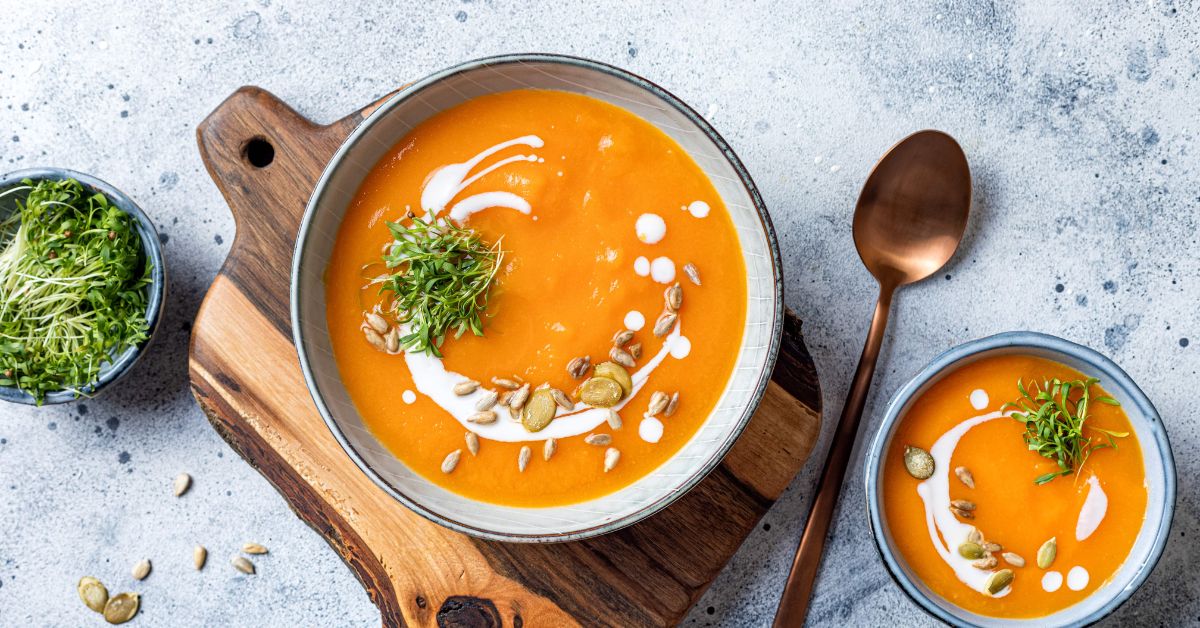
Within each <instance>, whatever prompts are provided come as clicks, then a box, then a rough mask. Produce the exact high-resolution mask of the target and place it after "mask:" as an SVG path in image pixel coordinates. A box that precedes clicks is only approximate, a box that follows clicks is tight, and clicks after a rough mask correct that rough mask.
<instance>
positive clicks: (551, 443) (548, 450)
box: [542, 438, 558, 462]
mask: <svg viewBox="0 0 1200 628" xmlns="http://www.w3.org/2000/svg"><path fill="white" fill-rule="evenodd" d="M556 451H558V441H556V440H554V439H553V438H547V439H546V442H544V443H542V460H545V461H546V462H550V458H552V457H553V456H554V452H556Z"/></svg>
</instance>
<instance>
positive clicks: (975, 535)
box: [967, 528, 983, 544]
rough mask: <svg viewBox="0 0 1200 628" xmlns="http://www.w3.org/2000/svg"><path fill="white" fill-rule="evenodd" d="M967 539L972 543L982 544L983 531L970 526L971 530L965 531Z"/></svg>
mask: <svg viewBox="0 0 1200 628" xmlns="http://www.w3.org/2000/svg"><path fill="white" fill-rule="evenodd" d="M967 540H968V541H970V542H972V543H979V544H982V543H983V533H982V532H980V531H979V530H977V529H975V528H971V531H970V532H968V533H967Z"/></svg>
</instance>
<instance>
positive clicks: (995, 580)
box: [987, 569, 1013, 595]
mask: <svg viewBox="0 0 1200 628" xmlns="http://www.w3.org/2000/svg"><path fill="white" fill-rule="evenodd" d="M1012 581H1013V572H1012V570H1011V569H1001V570H1000V571H997V572H996V573H994V574H992V576H991V577H990V578H988V579H987V590H988V593H991V594H992V595H996V594H997V593H999V592H1001V591H1003V590H1004V589H1006V588H1008V585H1010V584H1012Z"/></svg>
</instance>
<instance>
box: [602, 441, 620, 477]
mask: <svg viewBox="0 0 1200 628" xmlns="http://www.w3.org/2000/svg"><path fill="white" fill-rule="evenodd" d="M620 460H621V452H620V451H618V450H617V448H616V447H609V448H608V450H607V451H605V452H604V472H605V473H608V472H609V471H612V470H613V467H615V466H617V462H618V461H620Z"/></svg>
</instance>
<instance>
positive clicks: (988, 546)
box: [979, 541, 1004, 552]
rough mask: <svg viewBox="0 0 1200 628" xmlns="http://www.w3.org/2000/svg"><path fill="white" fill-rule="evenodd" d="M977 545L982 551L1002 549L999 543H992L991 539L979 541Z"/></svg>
mask: <svg viewBox="0 0 1200 628" xmlns="http://www.w3.org/2000/svg"><path fill="white" fill-rule="evenodd" d="M979 546H980V547H982V548H983V551H985V552H999V551H1000V550H1003V549H1004V547H1003V546H1002V545H1000V544H999V543H993V542H992V541H984V542H983V543H980V544H979Z"/></svg>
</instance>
